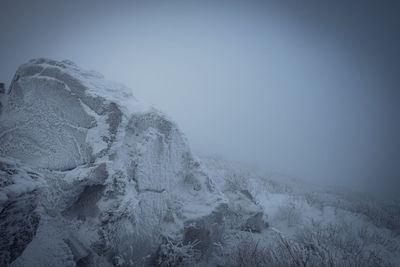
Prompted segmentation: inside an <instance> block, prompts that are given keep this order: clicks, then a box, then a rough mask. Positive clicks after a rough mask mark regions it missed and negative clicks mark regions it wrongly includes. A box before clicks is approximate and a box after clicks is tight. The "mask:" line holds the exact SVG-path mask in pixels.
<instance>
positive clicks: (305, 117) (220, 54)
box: [0, 0, 400, 189]
mask: <svg viewBox="0 0 400 267" xmlns="http://www.w3.org/2000/svg"><path fill="white" fill-rule="evenodd" d="M0 3H1V5H0V10H1V13H0V14H1V15H0V34H1V35H0V36H1V41H0V58H1V66H0V81H4V82H6V83H7V84H9V83H10V81H11V79H12V75H13V74H14V72H15V70H16V68H17V67H18V65H19V64H21V63H23V62H25V61H27V60H29V59H31V58H35V57H49V58H54V59H69V60H72V61H74V62H75V63H76V64H77V65H79V66H81V67H83V68H86V69H94V70H97V71H99V72H101V73H103V74H104V75H105V76H106V77H107V78H108V79H111V80H115V81H118V82H121V83H123V84H125V85H127V86H128V87H130V88H132V90H133V92H134V94H135V96H136V97H137V98H138V99H141V100H143V101H145V102H148V103H151V104H153V105H154V106H155V107H157V108H158V109H160V110H162V111H163V112H165V113H166V114H168V115H169V117H171V118H172V119H173V120H175V121H176V122H177V123H178V125H179V126H180V128H181V129H182V131H183V132H184V133H185V135H186V137H187V139H188V141H189V143H190V145H191V146H192V148H193V150H195V151H198V152H201V153H210V154H218V155H221V156H223V157H226V158H228V159H231V160H235V161H241V162H244V163H249V164H253V165H255V166H258V167H259V168H262V169H265V170H267V171H269V172H271V173H281V174H285V175H289V176H295V177H300V178H304V179H310V180H312V181H320V182H328V183H337V184H351V185H355V186H360V185H363V186H365V187H371V188H372V187H374V188H377V187H376V186H377V185H379V186H380V187H381V189H384V188H386V187H387V188H392V189H395V188H396V186H398V176H399V173H400V169H399V166H400V164H399V163H400V156H399V151H400V141H399V137H400V127H399V114H400V112H399V106H400V105H399V103H400V102H399V100H400V96H399V92H398V91H399V90H397V89H398V84H399V76H400V75H399V73H398V72H399V69H400V66H399V65H400V63H399V62H400V61H399V60H400V54H399V51H398V50H399V47H400V33H399V31H398V29H399V28H398V27H399V26H400V23H399V21H400V19H399V18H397V17H398V16H397V14H398V12H399V10H400V9H399V5H398V4H396V3H395V2H393V3H391V2H390V1H385V2H384V3H381V6H377V5H378V2H375V4H372V3H371V4H369V3H367V1H365V2H364V1H363V2H360V3H358V4H356V3H340V4H339V3H336V4H334V3H328V2H327V3H325V4H323V3H322V1H321V2H313V1H296V2H294V1H293V3H292V4H289V3H285V4H283V3H278V2H272V1H270V2H268V3H267V2H261V1H260V2H258V1H243V2H238V1H216V2H211V1H197V2H195V1H160V2H156V1H143V2H132V1H108V2H100V1H97V2H91V1H68V2H67V1H64V2H58V1H8V0H7V1H4V0H2V1H1V2H0Z"/></svg>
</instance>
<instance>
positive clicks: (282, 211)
mask: <svg viewBox="0 0 400 267" xmlns="http://www.w3.org/2000/svg"><path fill="white" fill-rule="evenodd" d="M301 212H302V209H301V208H300V207H296V205H295V204H294V203H288V204H284V205H281V206H280V207H279V208H278V211H277V213H276V214H275V220H276V221H284V222H286V223H287V226H289V227H294V226H297V225H299V224H300V223H301V222H302V213H301Z"/></svg>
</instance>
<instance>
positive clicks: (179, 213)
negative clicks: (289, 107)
mask: <svg viewBox="0 0 400 267" xmlns="http://www.w3.org/2000/svg"><path fill="white" fill-rule="evenodd" d="M0 102H1V104H2V108H1V111H0V112H1V113H0V265H1V266H3V265H4V266H7V265H10V266H186V265H199V266H217V265H219V266H265V265H266V261H267V263H268V264H267V265H271V264H272V266H288V265H292V266H293V265H294V266H296V265H301V266H323V265H327V266H332V264H331V263H332V262H333V261H334V262H333V263H335V264H334V265H338V266H351V265H354V266H369V265H371V266H385V264H388V265H390V263H398V262H399V258H398V256H397V255H400V253H399V247H400V246H399V238H398V235H399V231H400V230H399V229H400V225H399V221H400V220H398V219H399V218H400V215H399V214H400V212H399V211H400V209H399V205H398V204H396V203H395V204H393V205H389V204H380V203H378V202H376V201H374V200H372V199H369V198H363V197H361V196H354V197H350V196H352V195H345V194H338V193H337V192H330V191H327V190H325V189H321V188H318V187H315V186H312V185H306V184H304V183H301V182H299V181H295V180H291V179H283V177H269V176H267V175H265V174H263V173H261V172H258V171H255V170H254V169H249V168H245V167H241V166H240V165H237V164H232V163H229V162H227V161H224V160H222V159H217V158H212V157H201V159H199V158H197V157H195V156H194V155H193V154H192V152H191V150H190V148H189V146H188V144H187V141H186V140H185V137H184V135H183V134H182V133H181V131H180V130H179V128H178V127H177V125H176V124H175V123H174V122H173V121H172V120H171V119H169V118H168V117H167V116H166V115H164V114H162V113H161V112H159V111H158V110H156V109H154V108H152V107H149V106H147V105H144V104H142V103H140V102H139V101H138V100H136V99H135V98H134V97H133V95H132V93H131V91H130V90H129V89H127V88H125V87H124V86H122V85H119V84H115V83H113V82H110V81H107V80H105V79H104V78H103V77H102V76H101V75H100V74H98V73H95V72H89V71H85V70H81V69H80V68H78V67H77V66H76V65H74V64H73V63H71V62H69V61H54V60H49V59H35V60H31V61H29V62H28V63H26V64H23V65H22V66H21V67H20V68H19V69H18V70H17V72H16V74H15V77H14V79H13V82H12V84H11V86H10V88H9V90H8V91H7V92H6V93H4V94H0ZM349 225H350V226H349ZM310 229H311V230H310ZM310 231H311V232H310ZM325 233H329V234H331V235H325ZM359 233H362V234H361V235H359ZM333 236H335V238H333ZM336 236H337V238H336ZM346 236H347V237H351V240H357V242H358V243H357V242H356V243H351V242H350V241H349V239H346V238H344V237H346ZM342 237H343V239H341V238H342ZM310 238H311V239H310ZM315 240H317V241H318V242H317V244H316V243H315ZM360 244H361V245H360ZM326 251H332V253H330V254H326ZM354 251H356V252H357V253H358V254H357V255H358V256H357V257H358V258H357V259H355V258H354V257H353V256H354V255H353V254H354ZM267 252H268V253H267ZM372 252H374V253H375V254H371V253H372ZM352 253H353V254H352ZM290 255H296V257H295V258H293V257H292V256H290ZM366 255H373V257H371V256H368V257H367V256H366ZM306 259H307V262H305V261H306ZM304 263H306V264H304Z"/></svg>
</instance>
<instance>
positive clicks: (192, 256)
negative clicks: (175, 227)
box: [155, 238, 200, 267]
mask: <svg viewBox="0 0 400 267" xmlns="http://www.w3.org/2000/svg"><path fill="white" fill-rule="evenodd" d="M197 243H198V242H193V243H187V244H183V242H182V241H173V240H171V239H169V238H165V240H164V242H163V243H162V244H161V245H160V249H159V254H158V258H157V260H156V263H155V265H156V266H160V267H169V266H189V265H193V264H195V263H196V261H197V260H198V259H199V257H200V252H199V251H198V250H197V249H196V248H195V247H196V245H197Z"/></svg>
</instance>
